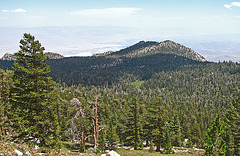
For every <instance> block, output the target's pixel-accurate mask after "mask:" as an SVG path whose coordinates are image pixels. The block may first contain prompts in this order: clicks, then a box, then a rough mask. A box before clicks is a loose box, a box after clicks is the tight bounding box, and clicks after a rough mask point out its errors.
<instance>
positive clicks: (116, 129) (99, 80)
mask: <svg viewBox="0 0 240 156" xmlns="http://www.w3.org/2000/svg"><path fill="white" fill-rule="evenodd" d="M167 42H169V41H167ZM159 44H161V43H159ZM156 45H157V44H154V45H150V46H147V47H148V49H151V47H152V46H156ZM147 47H140V49H138V48H133V49H134V50H133V51H127V52H126V53H121V54H118V55H116V56H114V55H113V54H109V55H106V56H93V57H72V58H64V59H60V60H49V61H48V62H47V64H48V65H50V66H51V69H52V72H51V73H50V74H49V75H51V74H52V77H53V78H54V80H56V81H57V82H59V83H56V84H55V86H54V95H55V96H54V99H51V98H52V97H49V95H48V94H45V89H46V88H48V87H46V86H45V85H46V84H48V83H51V84H50V86H52V82H51V81H50V78H49V77H45V76H46V73H47V71H49V69H47V70H46V71H45V70H43V69H45V68H48V67H46V66H45V64H41V65H40V64H39V65H40V66H39V67H42V68H36V69H35V68H33V69H32V68H30V67H34V66H31V62H32V61H33V62H34V59H32V57H33V58H34V56H35V55H29V56H28V55H26V56H25V57H23V59H26V60H27V61H26V62H25V61H22V59H21V57H20V56H22V54H21V53H20V54H19V60H20V62H22V66H19V65H17V64H16V63H15V70H14V73H13V72H12V71H9V70H7V71H4V70H1V80H0V84H1V87H0V89H1V107H0V108H1V110H2V111H1V114H0V119H1V134H2V138H5V137H4V135H6V134H7V133H6V132H8V133H11V135H12V136H15V137H18V136H19V135H21V134H24V135H25V134H26V131H27V130H28V129H29V130H31V131H29V132H31V133H30V135H31V137H35V138H36V139H40V138H41V136H38V135H35V132H33V131H32V130H34V129H35V128H36V127H35V126H37V125H41V124H42V125H44V124H45V123H44V122H43V121H42V120H41V119H42V118H44V116H43V115H44V113H43V114H42V113H41V112H36V111H37V110H39V107H41V108H42V107H44V108H46V109H47V111H50V112H51V113H53V114H55V116H54V117H53V118H52V120H51V123H52V125H56V126H57V127H59V129H57V133H56V136H55V135H49V136H50V138H51V139H56V138H57V139H58V140H60V141H72V142H75V141H78V142H79V143H80V144H79V147H78V148H77V149H79V150H80V151H81V152H83V151H85V147H86V143H88V144H90V145H92V146H93V147H94V149H95V150H96V151H101V152H103V151H105V150H106V149H114V148H116V145H117V144H118V145H121V146H124V145H126V146H131V147H134V149H135V150H139V149H142V148H143V146H144V145H145V146H150V145H151V147H152V146H155V147H156V151H161V152H164V153H173V152H174V150H173V149H172V147H173V146H178V147H179V146H185V147H193V146H194V147H198V148H205V149H206V151H207V153H206V154H209V153H210V154H209V155H211V153H220V154H222V153H226V155H234V154H239V120H238V119H239V96H238V92H239V86H240V65H239V64H238V63H233V62H222V63H220V62H219V63H210V62H205V61H204V60H202V61H200V60H193V58H191V57H186V56H181V53H177V52H182V50H179V51H178V50H177V49H175V51H177V52H175V53H173V52H174V50H173V47H175V44H173V47H171V48H170V49H169V51H165V53H163V52H161V51H155V52H153V51H151V52H153V53H149V54H147V55H145V54H144V55H142V53H141V52H142V51H145V50H143V49H145V48H147ZM180 47H182V46H180ZM177 48H179V47H178V46H177ZM182 49H184V47H182ZM40 51H41V50H40ZM188 52H192V51H191V50H190V51H188ZM41 54H42V53H41ZM130 54H131V57H129V56H127V55H130ZM140 54H141V55H140ZM187 54H190V53H187ZM133 56H134V57H133ZM194 56H197V55H194ZM36 57H38V58H39V59H41V58H43V59H44V58H45V57H44V56H42V55H40V54H39V55H37V56H36ZM199 58H202V57H199ZM28 59H29V60H28ZM44 60H45V59H44ZM40 62H41V61H40ZM43 62H44V61H43ZM16 65H17V66H16ZM19 69H22V70H23V71H21V70H20V71H21V72H23V73H25V74H20V76H21V77H22V78H23V79H22V80H21V78H20V77H18V76H17V75H16V74H17V73H18V72H19ZM21 72H20V73H21ZM42 72H43V75H44V77H40V78H41V79H39V80H40V81H41V82H40V81H39V84H41V86H42V87H43V89H42V91H43V92H44V93H41V94H40V92H37V93H36V92H34V91H32V90H31V88H33V90H34V88H35V87H36V84H38V83H36V81H33V82H32V83H25V81H24V80H29V79H30V78H33V80H34V78H35V77H34V76H32V75H31V74H34V73H39V74H37V76H43V75H42V74H41V73H42ZM42 78H43V79H42ZM46 79H49V81H47V82H44V83H43V80H46ZM20 82H24V83H20ZM30 82H31V81H30ZM16 88H17V89H20V88H21V89H20V90H21V91H23V93H22V95H18V94H20V93H21V92H17V90H15V89H16ZM48 89H49V91H51V92H52V91H53V90H52V89H53V88H52V87H50V88H48ZM10 91H12V92H10ZM28 91H30V93H29V92H28ZM12 93H13V94H12ZM27 93H29V94H27ZM14 95H15V96H14ZM29 97H32V98H31V99H30V100H29V101H30V102H29V104H28V105H27V102H26V99H25V98H29ZM48 97H49V101H48V102H50V104H48V102H46V100H45V99H46V98H48ZM234 97H237V98H234ZM36 99H37V100H36ZM40 99H42V100H43V102H39V101H38V100H40ZM21 101H22V103H24V104H26V105H24V108H23V107H22V106H23V105H21V104H22V103H21ZM36 101H37V103H36ZM17 103H18V104H19V105H17V106H14V105H16V104H17ZM25 106H26V107H25ZM45 106H46V107H45ZM13 107H14V108H13ZM15 108H18V111H17V113H16V114H15V119H19V123H18V124H16V125H19V127H16V126H12V125H11V122H14V120H12V119H13V118H11V117H12V116H11V115H13V113H10V114H9V113H8V112H11V111H12V112H13V111H14V109H15ZM21 110H24V112H25V113H26V114H28V115H27V116H28V119H31V118H33V119H32V120H34V122H33V123H36V124H31V125H30V127H29V128H28V127H27V126H26V125H27V124H29V123H28V122H27V119H25V118H24V117H23V116H22V115H21ZM31 110H32V111H31ZM35 112H36V113H35ZM31 113H32V114H31ZM37 113H39V114H40V115H39V116H36V114H37ZM18 115H21V116H20V117H19V116H18ZM22 118H23V119H24V120H20V119H22ZM11 120H12V121H11ZM21 122H23V124H21ZM21 125H23V126H24V128H25V129H21V128H20V126H21ZM50 127H51V126H49V128H50ZM44 130H46V129H44ZM54 130H55V129H52V128H51V129H49V130H46V131H45V132H44V135H47V134H50V132H51V134H52V133H55V132H54ZM12 132H14V133H12ZM15 132H16V133H15ZM36 134H37V131H36ZM57 134H58V135H57ZM24 135H22V136H23V137H22V138H23V139H24ZM216 135H218V136H217V137H216ZM25 136H26V135H25ZM18 138H21V137H18ZM218 138H219V140H218ZM7 139H9V138H7ZM25 139H26V138H25ZM186 139H187V140H188V141H187V142H186V141H185V140H186ZM10 140H11V141H13V139H11V138H10ZM216 140H217V141H219V142H216ZM30 143H34V144H36V145H40V144H39V143H38V142H37V141H32V142H30ZM214 143H217V144H214ZM50 147H51V146H50ZM52 147H53V146H52ZM150 149H151V151H152V150H153V148H150Z"/></svg>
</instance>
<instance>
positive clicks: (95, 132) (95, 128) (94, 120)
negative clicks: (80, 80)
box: [92, 95, 99, 150]
mask: <svg viewBox="0 0 240 156" xmlns="http://www.w3.org/2000/svg"><path fill="white" fill-rule="evenodd" d="M98 98H99V95H98V96H96V98H95V102H94V104H93V110H94V117H93V116H92V124H93V138H94V148H95V150H97V147H98V116H97V109H98V108H97V106H98V103H97V101H98Z"/></svg>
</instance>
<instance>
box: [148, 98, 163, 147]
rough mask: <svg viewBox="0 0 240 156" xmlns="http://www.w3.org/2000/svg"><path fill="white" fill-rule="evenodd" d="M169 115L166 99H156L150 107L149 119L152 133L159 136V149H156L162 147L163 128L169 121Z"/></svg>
mask: <svg viewBox="0 0 240 156" xmlns="http://www.w3.org/2000/svg"><path fill="white" fill-rule="evenodd" d="M167 119H168V116H167V112H166V109H165V106H164V101H163V99H162V98H157V99H154V100H153V102H152V103H151V105H150V106H149V108H148V120H149V122H148V123H149V129H150V130H151V134H154V135H156V137H157V143H156V145H157V149H156V151H158V152H159V151H160V147H161V144H162V142H163V141H162V140H161V139H162V137H163V136H162V135H163V129H164V126H165V122H166V121H167Z"/></svg>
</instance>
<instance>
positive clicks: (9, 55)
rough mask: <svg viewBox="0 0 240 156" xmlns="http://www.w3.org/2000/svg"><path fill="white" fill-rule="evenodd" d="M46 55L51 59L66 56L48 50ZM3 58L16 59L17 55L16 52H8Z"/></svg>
mask: <svg viewBox="0 0 240 156" xmlns="http://www.w3.org/2000/svg"><path fill="white" fill-rule="evenodd" d="M45 55H46V56H48V58H49V59H62V58H64V56H63V55H60V54H58V53H53V52H46V53H45ZM2 60H7V61H15V60H16V56H15V55H14V54H9V53H6V54H4V55H3V57H2Z"/></svg>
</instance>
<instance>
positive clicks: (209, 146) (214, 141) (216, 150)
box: [205, 115, 225, 156]
mask: <svg viewBox="0 0 240 156" xmlns="http://www.w3.org/2000/svg"><path fill="white" fill-rule="evenodd" d="M224 133H225V132H224V130H223V124H222V122H221V120H220V115H218V116H217V117H216V119H215V120H214V123H213V124H212V126H211V127H210V128H209V129H208V131H207V134H206V148H205V150H206V153H205V155H208V156H211V155H214V156H217V155H225V141H224V140H223V135H224Z"/></svg>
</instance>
